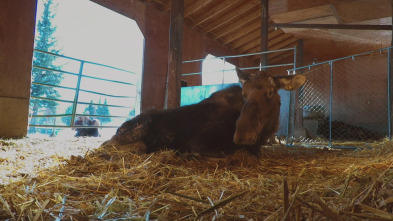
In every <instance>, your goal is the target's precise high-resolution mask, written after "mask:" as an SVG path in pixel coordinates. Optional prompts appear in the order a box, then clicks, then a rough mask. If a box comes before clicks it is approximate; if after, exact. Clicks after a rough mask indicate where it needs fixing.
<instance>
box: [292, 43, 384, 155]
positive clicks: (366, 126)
mask: <svg viewBox="0 0 393 221" xmlns="http://www.w3.org/2000/svg"><path fill="white" fill-rule="evenodd" d="M296 72H297V73H302V74H304V75H305V76H306V77H307V81H306V83H305V85H304V86H303V87H302V88H301V89H300V91H299V93H298V96H297V102H296V105H295V106H296V107H295V110H296V118H295V119H294V120H293V121H292V124H294V125H289V126H290V127H291V126H292V127H295V130H294V131H293V132H292V133H291V134H288V136H289V137H290V139H289V141H290V145H303V146H313V145H316V146H329V147H341V148H346V147H362V146H367V145H368V144H369V143H371V142H375V141H378V140H381V139H383V138H385V137H386V136H387V135H388V126H389V125H388V118H389V117H388V114H389V113H388V80H387V79H388V56H387V49H381V50H380V51H378V53H375V52H370V53H365V54H362V55H356V56H352V57H347V58H343V59H337V60H333V61H329V62H324V63H321V64H316V65H312V66H309V67H302V68H299V69H297V70H296ZM290 122H291V121H290Z"/></svg>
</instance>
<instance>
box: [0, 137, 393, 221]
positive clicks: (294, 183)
mask: <svg viewBox="0 0 393 221" xmlns="http://www.w3.org/2000/svg"><path fill="white" fill-rule="evenodd" d="M101 142H102V140H100V139H94V138H80V139H70V140H63V141H59V140H56V138H53V139H28V138H26V139H22V140H0V166H1V167H0V174H1V177H0V183H1V184H0V185H1V189H0V220H3V219H10V220H56V219H59V220H100V219H103V220H212V219H222V220H332V219H335V220H393V215H392V209H393V180H392V179H393V168H392V165H393V145H392V143H391V142H390V141H384V142H382V143H379V144H377V145H375V146H374V149H366V150H361V151H359V150H358V151H339V150H328V149H315V148H288V147H283V146H273V147H264V148H263V151H262V154H261V156H260V157H255V156H252V155H250V154H248V153H247V152H243V151H239V152H237V153H236V154H234V155H231V156H228V157H226V158H220V159H201V158H198V159H196V158H187V159H186V158H184V157H181V156H179V155H177V154H176V153H174V152H172V151H161V152H156V153H153V154H146V155H142V156H138V155H135V154H132V153H129V152H127V151H119V150H116V149H115V148H111V149H105V150H104V149H96V148H97V147H98V146H99V145H100V143H101Z"/></svg>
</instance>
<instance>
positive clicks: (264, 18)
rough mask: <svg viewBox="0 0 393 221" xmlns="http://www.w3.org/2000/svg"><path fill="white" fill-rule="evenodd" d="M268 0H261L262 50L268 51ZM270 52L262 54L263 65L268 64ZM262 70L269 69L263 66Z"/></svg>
mask: <svg viewBox="0 0 393 221" xmlns="http://www.w3.org/2000/svg"><path fill="white" fill-rule="evenodd" d="M268 20H269V18H268V0H261V51H267V50H268V48H267V45H268V40H269V39H268V36H267V35H268V32H269V31H268ZM267 58H268V54H261V66H266V65H268V60H267ZM262 70H265V71H266V70H267V68H263V69H262Z"/></svg>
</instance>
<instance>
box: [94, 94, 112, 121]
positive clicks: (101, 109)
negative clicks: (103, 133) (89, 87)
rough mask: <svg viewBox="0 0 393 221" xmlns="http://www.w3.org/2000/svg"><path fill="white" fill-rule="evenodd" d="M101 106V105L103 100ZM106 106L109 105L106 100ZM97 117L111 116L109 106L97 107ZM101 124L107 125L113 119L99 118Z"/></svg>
mask: <svg viewBox="0 0 393 221" xmlns="http://www.w3.org/2000/svg"><path fill="white" fill-rule="evenodd" d="M99 104H101V99H100V102H99ZM104 104H105V105H107V104H108V102H107V100H106V98H105V101H104ZM97 115H102V116H110V115H111V114H110V113H109V108H108V106H101V105H100V106H98V107H97ZM97 118H98V119H99V120H100V121H101V123H107V122H111V118H110V117H97Z"/></svg>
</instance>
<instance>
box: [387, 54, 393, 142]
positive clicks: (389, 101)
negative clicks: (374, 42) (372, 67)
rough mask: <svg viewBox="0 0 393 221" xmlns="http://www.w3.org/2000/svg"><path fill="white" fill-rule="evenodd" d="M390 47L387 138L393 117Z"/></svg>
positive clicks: (389, 55) (390, 132)
mask: <svg viewBox="0 0 393 221" xmlns="http://www.w3.org/2000/svg"><path fill="white" fill-rule="evenodd" d="M391 52H392V47H390V48H388V62H387V63H388V71H387V72H388V76H387V77H388V137H389V139H392V124H393V122H392V121H393V118H392V100H391V99H392V97H393V90H391V86H392V80H393V79H392V77H393V76H392V75H393V73H392V70H393V68H392V64H393V62H392V54H391Z"/></svg>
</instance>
